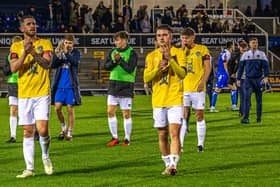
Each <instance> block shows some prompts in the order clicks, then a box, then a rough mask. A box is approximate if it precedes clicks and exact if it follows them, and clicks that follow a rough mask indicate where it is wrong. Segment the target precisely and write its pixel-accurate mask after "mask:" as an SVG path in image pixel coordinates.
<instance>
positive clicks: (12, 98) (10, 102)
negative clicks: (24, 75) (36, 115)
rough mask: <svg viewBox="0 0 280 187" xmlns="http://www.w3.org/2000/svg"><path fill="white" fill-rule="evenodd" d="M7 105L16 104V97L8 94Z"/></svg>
mask: <svg viewBox="0 0 280 187" xmlns="http://www.w3.org/2000/svg"><path fill="white" fill-rule="evenodd" d="M9 105H16V106H17V105H18V98H17V97H15V96H9Z"/></svg>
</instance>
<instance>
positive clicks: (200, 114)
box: [195, 112, 204, 121]
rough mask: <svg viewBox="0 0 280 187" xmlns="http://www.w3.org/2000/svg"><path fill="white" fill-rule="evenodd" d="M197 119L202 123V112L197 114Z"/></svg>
mask: <svg viewBox="0 0 280 187" xmlns="http://www.w3.org/2000/svg"><path fill="white" fill-rule="evenodd" d="M195 118H196V121H202V120H203V119H204V116H203V113H202V112H197V113H196V114H195Z"/></svg>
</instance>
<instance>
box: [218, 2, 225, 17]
mask: <svg viewBox="0 0 280 187" xmlns="http://www.w3.org/2000/svg"><path fill="white" fill-rule="evenodd" d="M217 9H218V10H217V14H218V15H223V9H224V4H223V3H220V4H219V6H218V8H217Z"/></svg>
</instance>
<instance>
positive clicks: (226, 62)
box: [223, 54, 230, 74]
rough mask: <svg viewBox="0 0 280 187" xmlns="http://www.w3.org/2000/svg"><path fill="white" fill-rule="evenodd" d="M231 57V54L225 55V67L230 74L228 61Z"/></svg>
mask: <svg viewBox="0 0 280 187" xmlns="http://www.w3.org/2000/svg"><path fill="white" fill-rule="evenodd" d="M229 59H230V55H226V54H225V56H224V58H223V62H224V69H225V70H226V72H227V74H229V72H228V62H229Z"/></svg>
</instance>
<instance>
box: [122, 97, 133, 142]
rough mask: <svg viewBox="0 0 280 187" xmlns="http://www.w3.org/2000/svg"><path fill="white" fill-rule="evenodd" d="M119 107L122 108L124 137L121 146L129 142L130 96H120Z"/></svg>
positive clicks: (130, 122)
mask: <svg viewBox="0 0 280 187" xmlns="http://www.w3.org/2000/svg"><path fill="white" fill-rule="evenodd" d="M120 108H121V110H122V115H123V126H124V132H125V137H124V141H123V143H122V146H127V145H129V144H130V136H131V130H132V118H131V109H132V98H120Z"/></svg>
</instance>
